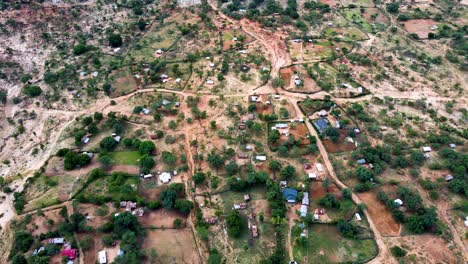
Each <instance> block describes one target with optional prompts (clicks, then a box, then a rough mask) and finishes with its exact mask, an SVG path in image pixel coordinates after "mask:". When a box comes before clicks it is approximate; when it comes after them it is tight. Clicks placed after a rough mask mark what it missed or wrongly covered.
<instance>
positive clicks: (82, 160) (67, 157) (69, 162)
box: [57, 148, 91, 170]
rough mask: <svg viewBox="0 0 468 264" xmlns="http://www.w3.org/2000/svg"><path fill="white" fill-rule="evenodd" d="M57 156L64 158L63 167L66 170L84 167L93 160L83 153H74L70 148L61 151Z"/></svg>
mask: <svg viewBox="0 0 468 264" xmlns="http://www.w3.org/2000/svg"><path fill="white" fill-rule="evenodd" d="M57 156H59V157H63V158H64V159H63V166H64V168H65V169H66V170H73V169H75V168H79V167H83V166H86V165H88V164H89V163H90V162H91V158H90V157H89V156H88V155H86V154H83V153H77V152H74V151H72V150H70V149H68V148H63V149H59V150H58V151H57Z"/></svg>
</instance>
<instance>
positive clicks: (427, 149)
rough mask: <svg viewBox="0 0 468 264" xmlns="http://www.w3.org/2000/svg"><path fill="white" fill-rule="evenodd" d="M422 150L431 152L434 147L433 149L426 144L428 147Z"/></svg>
mask: <svg viewBox="0 0 468 264" xmlns="http://www.w3.org/2000/svg"><path fill="white" fill-rule="evenodd" d="M422 151H423V152H431V151H432V149H431V147H428V146H426V147H422Z"/></svg>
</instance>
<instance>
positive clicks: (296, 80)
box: [280, 65, 320, 93]
mask: <svg viewBox="0 0 468 264" xmlns="http://www.w3.org/2000/svg"><path fill="white" fill-rule="evenodd" d="M280 75H281V78H282V80H283V83H284V85H283V88H284V89H285V90H287V91H290V92H303V93H315V92H319V91H320V87H319V86H318V85H317V83H315V81H314V80H313V79H312V78H310V76H309V74H308V73H307V69H306V68H305V67H304V66H303V65H292V66H289V67H285V68H282V69H281V70H280Z"/></svg>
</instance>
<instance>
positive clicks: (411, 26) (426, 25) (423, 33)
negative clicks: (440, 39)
mask: <svg viewBox="0 0 468 264" xmlns="http://www.w3.org/2000/svg"><path fill="white" fill-rule="evenodd" d="M402 24H403V25H404V27H405V29H406V31H408V32H409V33H414V34H417V35H418V37H419V38H420V39H427V38H428V34H429V33H430V32H433V33H437V31H436V30H432V29H431V27H432V26H437V25H438V24H439V22H437V21H434V20H432V19H412V20H409V21H405V22H402Z"/></svg>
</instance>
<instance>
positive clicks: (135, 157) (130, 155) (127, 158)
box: [110, 151, 141, 166]
mask: <svg viewBox="0 0 468 264" xmlns="http://www.w3.org/2000/svg"><path fill="white" fill-rule="evenodd" d="M110 157H111V158H112V159H113V160H114V162H115V164H120V165H135V166H138V162H139V161H140V157H141V154H140V152H138V151H117V152H112V153H110Z"/></svg>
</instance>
